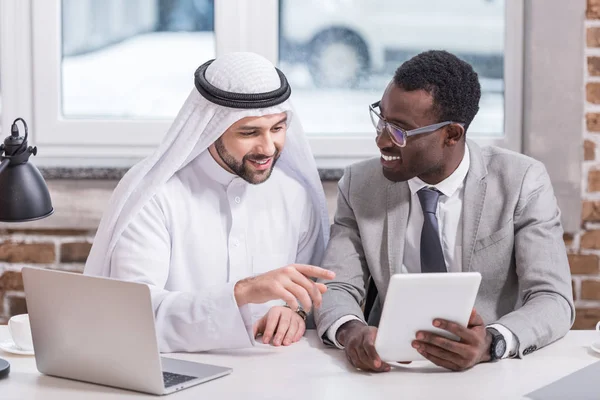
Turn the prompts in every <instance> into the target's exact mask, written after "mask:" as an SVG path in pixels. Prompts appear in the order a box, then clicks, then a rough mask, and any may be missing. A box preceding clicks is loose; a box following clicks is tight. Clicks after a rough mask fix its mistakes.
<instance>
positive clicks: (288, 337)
mask: <svg viewBox="0 0 600 400" xmlns="http://www.w3.org/2000/svg"><path fill="white" fill-rule="evenodd" d="M305 330H306V323H305V322H304V319H302V317H301V316H299V315H298V314H297V313H295V312H294V311H292V310H291V309H289V308H287V307H280V306H276V307H272V308H271V309H270V310H269V311H268V312H267V313H266V314H265V316H264V317H262V318H261V319H260V320H258V321H257V322H256V324H255V325H254V338H256V337H257V336H258V335H259V334H262V341H263V343H265V344H267V343H270V342H271V339H273V345H274V346H281V345H282V344H283V345H284V346H289V345H290V344H292V343H296V342H297V341H298V340H300V338H301V337H302V335H304V331H305ZM273 335H274V336H273Z"/></svg>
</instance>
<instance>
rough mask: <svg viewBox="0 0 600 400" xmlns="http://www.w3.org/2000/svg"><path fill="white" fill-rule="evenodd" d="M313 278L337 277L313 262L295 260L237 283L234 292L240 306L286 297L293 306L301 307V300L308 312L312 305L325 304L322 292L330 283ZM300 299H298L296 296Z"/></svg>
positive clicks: (285, 299)
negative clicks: (305, 263)
mask: <svg viewBox="0 0 600 400" xmlns="http://www.w3.org/2000/svg"><path fill="white" fill-rule="evenodd" d="M309 278H321V279H333V278H335V273H334V272H332V271H328V270H326V269H323V268H319V267H315V266H312V265H302V264H291V265H288V266H286V267H282V268H278V269H276V270H273V271H269V272H266V273H264V274H261V275H257V276H254V277H251V278H246V279H242V280H241V281H239V282H238V283H236V284H235V287H234V290H233V293H234V296H235V300H236V302H237V304H238V306H243V305H244V304H248V303H255V304H261V303H266V302H267V301H270V300H283V301H285V302H286V303H287V305H288V306H290V308H291V309H292V310H297V309H298V300H299V301H300V303H301V304H302V307H303V308H304V310H306V312H309V311H310V309H311V307H312V305H313V304H314V306H315V307H320V306H321V300H322V297H321V295H322V294H323V293H325V291H327V286H325V285H323V284H322V283H315V282H313V281H312V280H310V279H309ZM296 299H298V300H296Z"/></svg>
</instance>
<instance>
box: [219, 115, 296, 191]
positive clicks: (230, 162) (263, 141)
mask: <svg viewBox="0 0 600 400" xmlns="http://www.w3.org/2000/svg"><path fill="white" fill-rule="evenodd" d="M286 132H287V114H286V113H280V114H271V115H264V116H262V117H246V118H242V119H241V120H239V121H237V122H236V123H234V124H233V125H231V126H230V127H229V128H228V129H227V130H226V131H225V133H223V135H221V137H220V138H219V139H217V140H216V141H215V143H213V144H212V145H211V146H210V147H209V151H210V153H211V155H212V156H213V158H214V159H215V160H216V161H217V163H219V165H221V167H223V168H224V169H226V170H227V171H229V172H231V173H233V174H236V175H238V176H239V177H241V178H242V179H244V180H245V181H247V182H249V183H252V184H259V183H263V182H264V181H266V180H267V179H269V176H271V172H272V171H273V167H274V166H275V163H276V162H277V159H278V158H279V156H280V155H281V152H282V151H283V146H284V144H285V136H286Z"/></svg>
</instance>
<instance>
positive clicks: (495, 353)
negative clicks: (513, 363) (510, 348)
mask: <svg viewBox="0 0 600 400" xmlns="http://www.w3.org/2000/svg"><path fill="white" fill-rule="evenodd" d="M487 331H488V332H489V333H490V334H491V335H492V344H491V345H490V358H491V359H492V361H496V360H499V359H501V358H502V356H503V355H504V352H505V351H506V340H505V339H504V336H502V334H501V333H500V332H498V331H497V330H496V329H494V328H487Z"/></svg>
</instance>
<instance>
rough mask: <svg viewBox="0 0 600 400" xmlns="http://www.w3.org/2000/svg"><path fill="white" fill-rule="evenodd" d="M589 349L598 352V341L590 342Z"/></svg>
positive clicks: (599, 344) (599, 350) (599, 345)
mask: <svg viewBox="0 0 600 400" xmlns="http://www.w3.org/2000/svg"><path fill="white" fill-rule="evenodd" d="M590 349H592V350H594V351H595V352H596V353H600V342H595V343H592V344H591V345H590Z"/></svg>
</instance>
